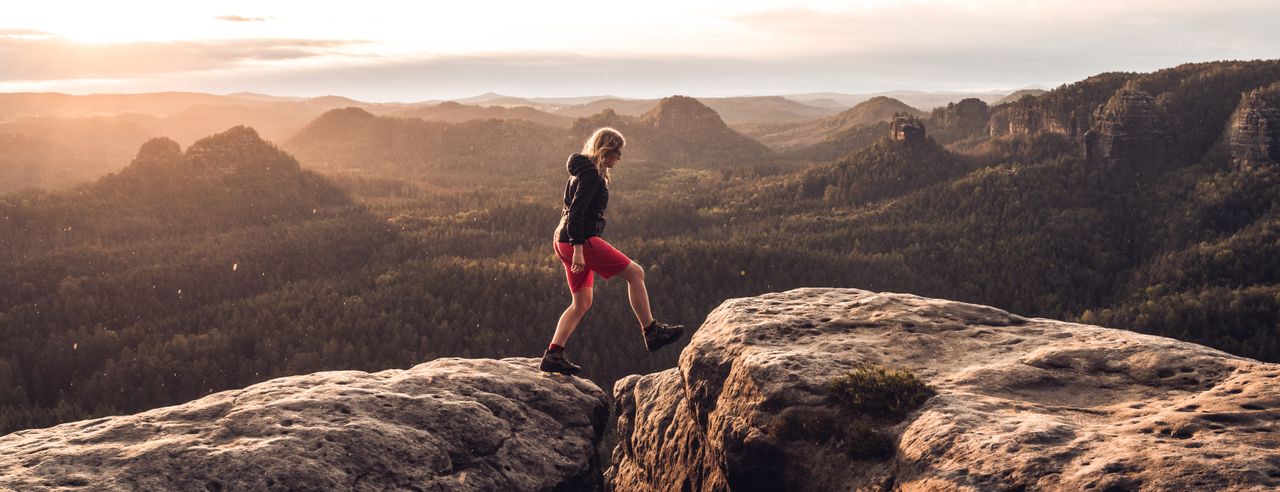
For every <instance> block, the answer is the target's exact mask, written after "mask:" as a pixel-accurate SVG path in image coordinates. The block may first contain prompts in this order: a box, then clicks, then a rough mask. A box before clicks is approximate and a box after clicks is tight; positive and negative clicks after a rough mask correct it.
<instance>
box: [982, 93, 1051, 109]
mask: <svg viewBox="0 0 1280 492" xmlns="http://www.w3.org/2000/svg"><path fill="white" fill-rule="evenodd" d="M1046 92H1049V91H1046V90H1044V89H1019V90H1016V91H1013V93H1012V94H1009V95H1007V96H1004V97H1002V98H1000V99H996V100H995V101H992V102H991V103H990V104H991V105H992V106H999V105H1001V104H1008V103H1011V102H1014V101H1017V100H1019V99H1022V98H1024V97H1027V96H1031V97H1039V96H1040V95H1041V94H1044V93H1046ZM983 102H986V101H983Z"/></svg>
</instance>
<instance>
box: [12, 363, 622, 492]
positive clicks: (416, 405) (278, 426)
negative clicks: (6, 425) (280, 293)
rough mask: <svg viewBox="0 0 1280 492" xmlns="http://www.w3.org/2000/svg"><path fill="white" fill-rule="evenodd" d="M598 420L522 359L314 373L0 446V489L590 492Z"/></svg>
mask: <svg viewBox="0 0 1280 492" xmlns="http://www.w3.org/2000/svg"><path fill="white" fill-rule="evenodd" d="M607 415H608V414H607V408H606V406H605V395H604V392H603V391H601V390H600V388H598V387H596V386H595V385H594V384H591V383H590V382H589V381H587V380H584V379H580V378H570V377H563V376H550V375H544V374H543V373H541V372H540V371H538V370H537V361H536V360H533V359H503V360H492V359H437V360H434V361H431V362H427V363H424V364H420V365H417V366H415V367H413V368H410V369H406V370H396V369H393V370H386V371H380V372H376V373H366V372H361V371H330V372H319V373H314V374H309V375H302V376H291V377H284V378H279V379H273V380H270V381H266V382H263V383H259V384H255V385H253V386H249V387H247V388H244V389H240V390H229V391H223V392H219V393H215V394H212V395H209V396H207V397H204V398H201V399H199V400H195V401H192V402H188V403H186V404H183V405H177V406H172V407H165V408H158V409H154V410H150V411H147V412H143V413H139V414H136V415H124V416H115V417H105V418H100V419H95V420H85V421H80V422H71V423H67V424H62V425H58V426H55V427H50V428H46V429H30V430H24V431H19V432H15V433H12V434H9V435H6V436H0V489H13V490H48V489H61V490H424V491H425V490H484V491H489V490H598V489H599V488H600V487H601V486H602V481H601V478H600V467H599V466H598V463H597V461H598V460H597V458H596V456H597V453H596V452H595V446H596V444H598V443H599V440H600V437H601V434H602V432H603V429H604V425H605V420H606V418H607Z"/></svg>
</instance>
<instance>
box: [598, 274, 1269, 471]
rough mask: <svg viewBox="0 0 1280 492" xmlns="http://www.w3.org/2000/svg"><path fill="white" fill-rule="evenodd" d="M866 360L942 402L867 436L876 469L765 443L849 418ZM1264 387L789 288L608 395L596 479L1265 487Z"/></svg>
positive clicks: (1000, 321)
mask: <svg viewBox="0 0 1280 492" xmlns="http://www.w3.org/2000/svg"><path fill="white" fill-rule="evenodd" d="M862 364H874V365H879V366H886V367H895V368H905V369H908V370H910V371H913V372H914V373H915V374H916V375H917V376H918V377H920V378H921V379H923V380H924V381H926V382H927V383H928V384H930V385H931V386H932V387H933V388H934V390H936V392H937V393H936V395H935V396H933V397H932V398H930V399H928V400H926V401H925V403H924V406H923V407H922V408H921V409H919V410H917V411H915V412H912V413H910V414H908V415H907V417H906V418H905V420H902V421H900V422H897V423H894V422H893V421H880V422H878V423H874V422H873V423H874V425H876V426H877V430H878V431H880V432H883V433H885V434H886V435H888V436H891V438H892V443H893V444H892V450H891V452H890V456H886V457H884V458H874V457H872V458H858V457H854V456H851V455H850V453H848V452H842V451H841V445H842V443H840V442H836V439H834V438H829V439H824V438H822V437H820V436H819V437H815V436H813V435H809V436H805V437H804V438H802V439H791V438H788V437H786V436H780V435H778V434H777V433H776V432H774V430H773V429H775V428H776V423H777V422H778V421H779V419H782V418H783V416H784V415H786V414H787V413H789V412H796V411H804V412H806V413H808V414H812V415H818V416H822V417H824V418H827V419H830V420H832V421H841V420H856V419H860V418H863V417H862V416H859V415H855V414H854V413H855V412H853V411H852V410H851V409H850V408H849V407H848V406H847V405H846V404H843V403H840V402H836V401H833V400H832V397H831V396H830V390H829V388H828V384H829V381H830V380H832V379H833V378H834V377H836V376H839V375H841V374H845V373H846V372H848V371H849V370H850V369H852V368H855V367H858V366H860V365H862ZM1278 376H1280V366H1278V365H1276V364H1265V363H1261V362H1258V361H1255V360H1251V359H1245V358H1241V357H1236V356H1232V355H1229V354H1226V353H1223V352H1220V351H1217V350H1213V349H1210V348H1207V347H1203V346H1199V345H1195V344H1191V343H1185V342H1180V341H1176V340H1172V339H1168V338H1162V337H1155V336H1149V335H1142V334H1138V333H1133V332H1128V331H1124V330H1117V329H1108V328H1101V327H1097V326H1089V325H1080V324H1073V323H1065V322H1060V321H1052V320H1046V319H1025V318H1022V317H1019V316H1015V315H1012V314H1009V313H1006V312H1004V311H1001V310H999V309H995V308H991V307H986V306H979V305H973V304H965V303H959V302H952V301H945V300H937V299H927V298H922V297H917V296H911V295H904V294H890V293H873V292H867V291H861V290H853V289H797V290H793V291H788V292H783V293H776V294H767V295H763V296H759V297H754V298H744V299H732V300H729V301H726V302H725V303H724V304H722V305H721V306H720V307H719V308H718V309H716V310H715V311H714V312H713V313H712V314H711V315H710V316H709V317H708V318H707V321H706V323H705V324H704V325H703V326H702V327H701V328H700V329H699V330H698V331H697V333H696V334H695V335H694V336H693V338H692V340H691V342H690V345H689V346H688V347H687V348H686V349H685V350H684V352H683V353H682V354H681V357H680V363H679V366H678V367H677V368H675V369H670V370H667V371H664V372H660V373H656V374H650V375H646V376H629V377H627V378H625V379H623V380H621V381H619V382H618V383H617V385H616V386H615V387H614V395H615V409H616V411H617V413H618V436H619V444H618V446H617V447H616V448H615V449H614V452H613V463H614V466H613V467H612V468H610V470H609V471H608V472H607V473H606V476H607V477H608V479H609V480H610V482H611V484H612V486H613V487H614V488H615V489H617V490H627V491H645V490H729V489H732V490H734V491H751V490H797V491H805V490H815V491H816V490H824V491H825V490H888V489H893V490H907V491H911V490H970V491H986V490H1096V491H1103V490H1274V488H1275V487H1280V451H1277V448H1278V447H1280V435H1277V432H1278V431H1280V410H1278V409H1277V407H1278V406H1280V387H1277V385H1276V384H1275V383H1276V381H1277V379H1276V378H1277V377H1278ZM864 420H865V419H864ZM833 428H838V426H833ZM846 448H847V446H846Z"/></svg>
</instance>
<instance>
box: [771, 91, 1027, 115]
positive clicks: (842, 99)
mask: <svg viewBox="0 0 1280 492" xmlns="http://www.w3.org/2000/svg"><path fill="white" fill-rule="evenodd" d="M1010 93H1011V91H998V90H993V91H985V92H963V91H932V92H928V91H905V90H899V91H886V92H873V93H866V94H843V93H839V92H816V93H809V94H786V95H783V97H786V98H787V99H791V100H793V101H797V102H801V103H805V104H817V105H822V104H823V103H822V101H829V102H827V103H826V104H831V102H834V103H835V104H837V105H840V106H842V108H841V109H845V108H849V107H851V106H855V105H857V104H858V103H861V102H864V101H867V100H869V99H871V98H874V97H888V98H891V99H897V100H899V101H902V102H903V103H904V104H907V105H909V106H911V107H913V108H921V109H924V110H930V109H933V108H936V107H938V106H946V105H947V104H948V103H953V102H959V101H960V100H962V99H968V98H977V99H980V100H982V101H984V102H986V103H988V104H992V103H994V102H995V101H997V100H999V99H1001V98H1003V97H1006V96H1008V95H1009V94H1010ZM813 101H818V102H817V103H814V102H813Z"/></svg>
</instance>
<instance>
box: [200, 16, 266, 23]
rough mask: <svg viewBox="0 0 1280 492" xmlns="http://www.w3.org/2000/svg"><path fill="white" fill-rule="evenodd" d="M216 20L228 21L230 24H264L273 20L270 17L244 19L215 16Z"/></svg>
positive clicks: (240, 17)
mask: <svg viewBox="0 0 1280 492" xmlns="http://www.w3.org/2000/svg"><path fill="white" fill-rule="evenodd" d="M214 19H218V20H221V21H228V22H262V21H266V20H270V19H271V18H270V17H242V16H239V15H219V16H215V17H214Z"/></svg>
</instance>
